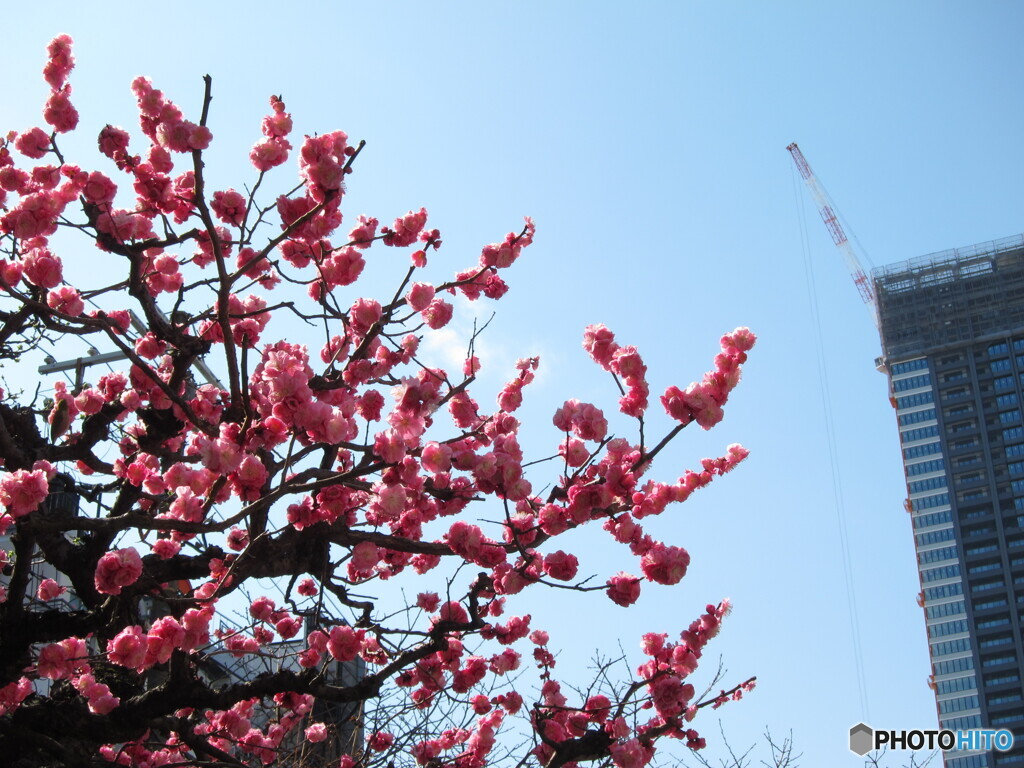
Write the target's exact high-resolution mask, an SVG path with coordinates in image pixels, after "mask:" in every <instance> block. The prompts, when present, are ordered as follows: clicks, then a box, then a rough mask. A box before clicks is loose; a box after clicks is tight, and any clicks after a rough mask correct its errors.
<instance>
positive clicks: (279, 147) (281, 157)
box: [249, 137, 292, 173]
mask: <svg viewBox="0 0 1024 768" xmlns="http://www.w3.org/2000/svg"><path fill="white" fill-rule="evenodd" d="M291 148H292V145H291V144H290V143H288V141H286V140H285V139H284V138H280V137H273V138H268V139H261V140H260V141H257V142H256V143H255V144H253V147H252V149H251V150H250V151H249V161H250V162H251V163H252V164H253V166H254V167H255V168H256V170H257V171H260V172H261V173H265V172H266V171H269V170H270V169H271V168H275V167H277V166H279V165H281V164H282V163H283V162H285V161H286V160H287V159H288V152H289V151H291Z"/></svg>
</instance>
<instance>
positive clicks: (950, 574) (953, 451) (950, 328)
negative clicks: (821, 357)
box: [872, 236, 1024, 768]
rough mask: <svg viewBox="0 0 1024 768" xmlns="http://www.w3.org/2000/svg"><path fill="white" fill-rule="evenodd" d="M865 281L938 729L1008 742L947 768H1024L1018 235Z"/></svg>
mask: <svg viewBox="0 0 1024 768" xmlns="http://www.w3.org/2000/svg"><path fill="white" fill-rule="evenodd" d="M872 278H873V282H874V286H875V292H876V295H877V301H878V312H879V320H880V330H881V336H882V352H883V357H882V358H881V360H880V361H879V362H880V363H881V366H880V367H882V369H883V370H885V371H886V372H887V373H888V375H889V380H890V393H891V397H892V402H893V405H894V406H895V408H896V414H897V420H898V423H899V432H900V443H901V448H902V451H903V463H904V466H905V468H906V475H907V488H908V501H907V508H908V511H909V512H910V515H911V520H912V524H913V532H914V542H915V547H916V551H917V561H918V570H919V572H920V578H921V589H922V592H921V596H920V603H921V605H922V608H923V610H924V613H925V620H926V625H927V632H928V643H929V650H930V655H931V663H932V673H933V677H932V681H933V684H934V688H935V696H936V706H937V709H938V716H939V722H940V725H941V727H942V728H949V729H952V730H959V729H970V728H994V729H1008V730H1011V731H1012V732H1013V733H1014V736H1015V741H1016V745H1015V746H1014V748H1013V749H1012V750H1011V751H1009V752H998V751H994V750H989V751H978V750H975V751H951V752H946V753H945V766H946V768H993V767H994V766H1004V765H1005V766H1024V682H1022V681H1024V642H1022V618H1024V418H1022V413H1024V236H1021V237H1015V238H1010V239H1006V240H1000V241H997V242H991V243H983V244H980V245H976V246H972V247H969V248H961V249H957V250H952V251H946V252H943V253H938V254H933V255H930V256H924V257H921V258H917V259H912V260H911V261H907V262H903V263H900V264H894V265H891V266H887V267H883V268H880V269H876V270H874V272H873V274H872ZM903 725H904V724H898V725H896V726H892V727H902V726H903ZM887 727H888V726H887ZM906 727H912V726H911V724H906Z"/></svg>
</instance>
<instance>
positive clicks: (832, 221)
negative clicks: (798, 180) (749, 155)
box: [786, 142, 878, 326]
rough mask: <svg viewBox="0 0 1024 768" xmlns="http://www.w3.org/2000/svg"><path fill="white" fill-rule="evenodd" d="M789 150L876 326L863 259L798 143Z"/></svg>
mask: <svg viewBox="0 0 1024 768" xmlns="http://www.w3.org/2000/svg"><path fill="white" fill-rule="evenodd" d="M786 149H788V150H789V154H791V155H792V156H793V162H794V163H796V169H797V170H798V171H799V172H800V176H801V177H802V178H803V180H804V182H806V184H807V188H808V189H809V190H811V196H812V197H813V198H814V202H815V204H816V205H817V206H818V213H819V214H821V220H822V221H824V222H825V227H826V228H827V229H828V232H829V234H830V235H832V242H834V243H835V244H836V248H838V249H839V252H840V253H842V254H843V260H844V261H845V262H846V267H847V269H849V270H850V276H851V277H852V278H853V283H854V285H856V286H857V291H858V292H859V293H860V297H861V298H862V299H863V300H864V303H865V304H867V305H868V309H869V310H870V312H871V319H872V320H873V321H874V322H875V325H876V326H877V325H878V306H877V303H876V301H875V290H874V288H873V287H872V285H871V280H870V279H869V278H868V276H867V275H866V274H865V272H864V268H863V267H861V264H860V259H859V258H857V252H856V251H854V249H853V245H851V243H850V240H849V238H847V237H846V232H844V231H843V225H842V224H840V223H839V217H838V216H837V215H836V212H835V207H834V205H833V203H832V201H831V199H830V198H829V196H828V193H827V192H826V191H825V188H824V187H822V185H821V182H820V181H818V177H817V176H815V175H814V171H812V170H811V166H810V165H809V164H808V163H807V159H806V158H805V157H804V153H803V152H801V151H800V147H798V146H797V145H796V142H793V143H792V144H790V145H789V146H788V147H786Z"/></svg>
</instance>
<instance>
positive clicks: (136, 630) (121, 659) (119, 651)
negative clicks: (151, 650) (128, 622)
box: [107, 626, 147, 670]
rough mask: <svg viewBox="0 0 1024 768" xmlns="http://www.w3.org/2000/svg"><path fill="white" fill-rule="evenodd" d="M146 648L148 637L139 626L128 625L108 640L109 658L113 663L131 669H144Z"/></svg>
mask: <svg viewBox="0 0 1024 768" xmlns="http://www.w3.org/2000/svg"><path fill="white" fill-rule="evenodd" d="M146 650H147V638H146V636H145V635H144V634H143V632H142V628H141V627H139V626H130V627H126V628H125V629H123V630H121V632H119V633H118V634H117V635H116V636H115V637H113V638H111V639H110V640H109V641H107V658H108V659H110V661H111V663H113V664H118V665H120V666H122V667H127V668H129V669H135V670H141V669H143V667H144V664H145V661H146Z"/></svg>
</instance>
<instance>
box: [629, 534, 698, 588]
mask: <svg viewBox="0 0 1024 768" xmlns="http://www.w3.org/2000/svg"><path fill="white" fill-rule="evenodd" d="M689 564H690V555H689V554H688V553H687V551H686V550H685V549H683V548H682V547H672V546H665V545H664V544H660V543H659V544H655V545H654V546H653V547H652V548H651V549H650V550H648V551H647V553H646V554H645V555H644V556H643V559H642V560H641V561H640V568H641V570H643V572H644V576H646V577H647V578H648V579H650V580H651V581H655V582H657V583H659V584H678V583H679V581H680V580H681V579H682V578H683V576H685V575H686V569H687V567H688V566H689Z"/></svg>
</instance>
